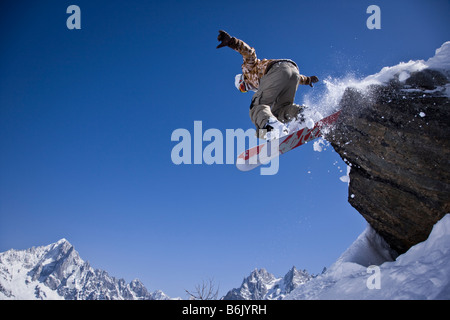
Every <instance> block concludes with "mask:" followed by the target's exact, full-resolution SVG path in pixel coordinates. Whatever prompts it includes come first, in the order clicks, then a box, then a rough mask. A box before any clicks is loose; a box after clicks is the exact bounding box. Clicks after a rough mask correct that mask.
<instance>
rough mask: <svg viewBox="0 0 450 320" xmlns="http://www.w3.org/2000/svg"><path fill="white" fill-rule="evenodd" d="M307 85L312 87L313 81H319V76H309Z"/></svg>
mask: <svg viewBox="0 0 450 320" xmlns="http://www.w3.org/2000/svg"><path fill="white" fill-rule="evenodd" d="M309 80H310V81H309V85H310V86H311V87H312V86H313V83H317V82H319V78H317V77H316V76H311V77H309Z"/></svg>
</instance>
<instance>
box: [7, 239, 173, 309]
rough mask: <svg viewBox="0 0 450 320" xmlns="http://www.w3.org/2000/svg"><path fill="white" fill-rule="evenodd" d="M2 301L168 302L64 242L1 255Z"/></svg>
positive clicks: (62, 240) (160, 293) (161, 294)
mask: <svg viewBox="0 0 450 320" xmlns="http://www.w3.org/2000/svg"><path fill="white" fill-rule="evenodd" d="M0 299H26V300H30V299H66V300H165V299H168V297H167V296H166V295H165V294H164V293H163V292H162V291H155V292H153V293H150V292H148V291H147V289H146V288H145V287H144V285H143V284H142V283H141V282H140V281H139V280H138V279H135V280H133V281H131V282H130V283H126V282H125V280H124V279H116V278H115V277H112V276H110V275H109V274H108V273H107V272H106V271H104V270H100V269H94V268H92V267H91V266H90V265H89V262H85V261H83V260H82V259H81V258H80V256H79V254H78V252H77V251H76V250H75V249H74V247H73V246H72V245H71V244H70V243H69V242H68V241H67V240H66V239H61V240H59V241H58V242H56V243H53V244H51V245H48V246H42V247H36V248H35V247H33V248H31V249H27V250H21V251H18V250H13V249H12V250H9V251H6V252H3V253H1V254H0Z"/></svg>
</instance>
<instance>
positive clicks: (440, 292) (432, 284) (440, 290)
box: [285, 214, 450, 300]
mask: <svg viewBox="0 0 450 320" xmlns="http://www.w3.org/2000/svg"><path fill="white" fill-rule="evenodd" d="M394 257H395V256H394V254H393V252H392V251H391V250H390V249H389V247H388V246H387V245H386V243H385V242H384V240H383V239H382V238H381V237H380V236H379V235H378V234H377V233H376V232H374V231H373V230H372V229H371V228H370V227H367V229H366V230H365V231H364V232H363V233H362V234H361V235H360V236H359V237H358V238H357V239H356V241H355V242H354V243H353V244H352V245H351V246H350V247H349V248H348V249H347V250H346V251H345V252H344V253H343V254H342V255H341V257H340V258H339V259H338V260H337V261H336V262H335V263H334V264H333V265H332V266H331V267H330V268H329V269H328V270H327V272H325V273H323V274H322V275H319V276H318V277H316V278H314V279H311V281H308V282H307V283H305V284H304V285H302V286H299V287H298V288H296V289H295V290H294V291H292V292H291V293H290V294H289V295H287V296H286V297H285V299H287V300H296V299H450V214H447V215H445V216H444V217H443V218H442V219H441V220H440V221H439V222H438V223H437V224H436V225H435V226H434V227H433V230H432V232H431V233H430V236H429V237H428V239H427V240H426V241H424V242H421V243H419V244H417V245H415V246H413V247H411V248H410V249H409V250H408V251H407V252H406V253H404V254H402V255H400V256H398V257H397V258H396V260H394ZM374 266H376V267H374ZM374 270H375V271H374ZM375 278H378V279H377V280H378V281H379V287H378V288H377V287H376V286H374V285H373V282H372V281H373V279H375Z"/></svg>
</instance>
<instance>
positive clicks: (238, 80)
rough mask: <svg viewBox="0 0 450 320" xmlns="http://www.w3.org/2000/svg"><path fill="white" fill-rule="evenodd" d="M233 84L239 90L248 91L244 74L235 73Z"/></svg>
mask: <svg viewBox="0 0 450 320" xmlns="http://www.w3.org/2000/svg"><path fill="white" fill-rule="evenodd" d="M234 85H235V86H236V88H237V89H238V90H239V91H240V92H247V91H248V88H247V84H246V83H245V81H244V75H242V74H237V75H236V77H235V78H234Z"/></svg>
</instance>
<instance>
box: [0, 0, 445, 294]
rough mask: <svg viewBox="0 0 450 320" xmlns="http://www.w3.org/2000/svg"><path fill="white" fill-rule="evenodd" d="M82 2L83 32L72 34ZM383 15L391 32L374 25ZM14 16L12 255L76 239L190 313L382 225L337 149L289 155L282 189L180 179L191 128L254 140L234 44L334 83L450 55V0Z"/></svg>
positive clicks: (234, 176)
mask: <svg viewBox="0 0 450 320" xmlns="http://www.w3.org/2000/svg"><path fill="white" fill-rule="evenodd" d="M71 4H76V5H78V6H79V7H80V8H81V27H82V29H81V30H68V29H67V27H66V19H67V18H68V17H69V15H68V14H67V13H66V9H67V7H68V6H69V5H71ZM371 4H377V5H378V6H379V7H380V8H381V26H382V28H381V30H368V29H367V27H366V20H367V18H368V17H369V15H368V14H367V13H366V9H367V7H368V6H369V5H371ZM0 6H1V7H0V30H1V31H0V32H1V36H2V50H1V52H0V251H5V250H8V249H10V248H15V249H24V248H28V247H31V246H38V245H46V244H49V243H52V242H55V241H57V240H59V239H60V238H63V237H64V238H66V239H68V240H69V241H70V242H71V243H72V244H73V245H74V246H75V249H76V250H78V251H79V252H80V254H81V256H82V258H83V259H85V260H88V261H90V263H91V264H92V266H94V267H95V268H102V269H105V270H107V271H108V272H109V273H110V274H111V275H114V276H116V277H122V278H125V279H126V280H127V281H131V280H132V279H134V278H139V279H140V280H141V281H143V283H144V284H145V285H146V287H147V288H148V289H149V290H156V289H161V290H163V291H164V292H165V293H167V294H168V295H170V296H172V297H175V296H180V297H183V298H185V297H186V296H185V294H184V289H189V290H191V289H193V288H194V286H195V285H196V284H198V283H200V282H201V281H202V279H208V278H214V279H215V281H216V282H217V283H218V284H219V285H220V288H221V294H225V293H226V291H227V290H229V289H231V288H233V287H238V286H239V285H240V283H241V281H242V278H243V277H244V276H246V275H247V274H248V273H249V272H250V271H251V270H253V269H254V268H261V267H263V268H266V269H267V270H268V271H269V272H272V273H274V274H275V275H277V276H282V275H284V274H285V273H286V272H287V271H288V270H289V269H290V268H291V267H292V266H293V265H295V266H296V267H297V268H299V269H304V268H306V269H307V270H308V271H310V272H313V273H319V272H321V270H322V268H323V267H325V266H329V265H330V264H331V263H333V262H334V261H335V260H336V258H338V257H339V255H340V254H341V253H342V252H343V251H344V250H345V249H346V248H347V247H348V246H349V245H350V244H351V243H352V242H353V240H354V239H356V237H357V236H358V235H359V234H360V233H361V232H362V231H363V230H364V228H365V226H366V224H365V221H364V219H363V218H362V217H361V216H360V215H359V213H358V212H357V211H356V210H354V209H353V208H352V207H351V206H350V205H349V204H348V203H347V184H345V183H343V182H341V181H340V180H339V177H341V176H342V175H345V172H346V166H345V164H344V163H343V162H342V160H341V159H340V158H339V156H338V155H337V154H336V153H335V152H333V150H332V148H331V147H329V148H327V150H326V151H323V152H321V153H318V152H314V151H313V148H312V144H309V145H306V146H304V147H301V148H299V149H297V150H295V151H292V152H290V153H288V154H286V155H283V157H282V158H281V159H280V170H279V172H278V174H276V175H274V176H261V175H260V174H259V171H258V170H255V171H253V172H249V173H243V172H239V171H238V170H237V169H236V168H235V166H233V165H211V166H208V165H205V164H203V165H180V166H176V165H174V164H173V163H172V161H171V150H172V148H173V147H174V146H175V145H176V142H172V141H171V134H172V132H173V131H174V130H176V129H178V128H185V129H187V130H189V131H190V132H192V134H193V127H194V121H202V124H203V128H204V130H206V129H209V128H217V129H220V130H222V131H223V132H225V129H236V128H244V129H248V128H251V127H252V124H251V122H250V120H249V116H248V106H249V104H250V100H251V94H241V93H239V92H238V91H236V89H235V88H234V75H235V74H236V73H240V64H241V62H242V60H241V57H240V56H239V54H237V53H236V52H234V51H232V50H230V49H228V48H223V49H220V50H217V49H216V48H215V47H216V45H217V44H218V43H217V40H216V38H217V31H218V30H219V29H224V30H226V31H228V32H229V33H230V34H231V35H233V36H236V37H238V38H241V39H243V40H244V41H246V42H248V43H249V44H250V45H251V46H253V47H255V49H256V52H257V54H258V56H259V57H260V58H290V59H293V60H295V61H296V62H297V63H298V65H299V66H300V70H301V73H303V74H306V75H317V76H318V77H319V78H320V79H323V78H325V77H327V76H332V77H335V78H339V77H345V76H346V75H348V74H353V75H356V76H361V77H363V76H366V75H369V74H373V73H376V72H378V71H379V70H380V69H381V68H382V67H384V66H389V65H395V64H397V63H398V62H400V61H408V60H410V59H427V58H429V57H431V56H432V55H433V54H434V51H435V49H436V48H438V47H440V46H441V44H442V43H443V42H445V41H447V40H450V39H449V30H450V26H449V22H448V12H449V9H450V4H449V2H448V1H439V0H432V1H314V2H313V1H276V2H273V1H226V2H223V1H111V0H109V1H84V0H76V1H70V2H69V1H22V0H17V1H16V0H15V1H12V0H8V1H3V2H2V4H1V5H0ZM323 90H324V85H323V84H322V83H318V84H317V85H316V86H315V88H313V89H311V88H309V87H301V88H300V89H299V91H298V93H297V98H296V101H297V102H298V103H302V97H303V95H304V94H307V93H308V94H311V95H314V94H316V93H317V95H319V94H320V93H321V92H323ZM205 145H206V144H205ZM205 145H204V146H205ZM204 146H203V147H204ZM341 170H342V172H341Z"/></svg>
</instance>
